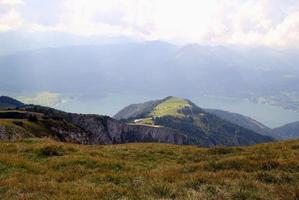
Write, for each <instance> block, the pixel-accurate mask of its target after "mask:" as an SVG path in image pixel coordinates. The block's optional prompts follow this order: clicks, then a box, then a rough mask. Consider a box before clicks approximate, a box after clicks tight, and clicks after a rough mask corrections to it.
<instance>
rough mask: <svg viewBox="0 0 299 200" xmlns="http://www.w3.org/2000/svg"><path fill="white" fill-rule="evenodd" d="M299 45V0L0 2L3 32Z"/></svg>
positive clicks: (195, 41)
mask: <svg viewBox="0 0 299 200" xmlns="http://www.w3.org/2000/svg"><path fill="white" fill-rule="evenodd" d="M12 31H18V32H34V33H39V32H57V33H67V34H73V35H77V36H82V37H90V36H109V37H114V36H115V37H117V36H126V37H132V38H142V39H145V40H166V41H170V42H174V43H199V44H208V45H209V44H210V45H215V44H216V45H223V44H234V45H267V46H283V47H294V46H295V47H298V46H299V0H51V1H49V0H0V32H12Z"/></svg>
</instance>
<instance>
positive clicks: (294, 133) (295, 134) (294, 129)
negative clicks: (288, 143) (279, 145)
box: [271, 122, 299, 140]
mask: <svg viewBox="0 0 299 200" xmlns="http://www.w3.org/2000/svg"><path fill="white" fill-rule="evenodd" d="M271 136H273V137H274V138H277V139H280V140H286V139H297V138H299V122H293V123H289V124H286V125H284V126H281V127H278V128H274V129H272V131H271Z"/></svg>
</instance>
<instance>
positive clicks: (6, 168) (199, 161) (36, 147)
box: [0, 139, 299, 200]
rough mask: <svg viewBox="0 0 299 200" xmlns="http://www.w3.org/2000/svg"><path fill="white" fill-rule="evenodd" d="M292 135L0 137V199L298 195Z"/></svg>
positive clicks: (297, 149) (297, 152) (298, 150)
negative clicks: (248, 139) (80, 141)
mask: <svg viewBox="0 0 299 200" xmlns="http://www.w3.org/2000/svg"><path fill="white" fill-rule="evenodd" d="M298 157H299V141H288V142H281V143H269V144H262V145H256V146H250V147H235V148H233V147H226V148H212V149H207V148H197V147H192V146H176V145H168V144H149V143H147V144H122V145H107V146H84V145H75V144H65V143H60V142H55V141H52V140H46V139H26V140H23V141H19V142H0V169H1V170H0V199H9V200H11V199H61V200H64V199H78V200H79V199H80V200H82V199H211V200H212V199H235V200H238V199H239V200H243V199H250V200H262V199H269V200H276V199H277V200H278V199H281V200H285V199H288V200H292V199H293V200H296V199H298V198H299V187H298V185H299V161H298Z"/></svg>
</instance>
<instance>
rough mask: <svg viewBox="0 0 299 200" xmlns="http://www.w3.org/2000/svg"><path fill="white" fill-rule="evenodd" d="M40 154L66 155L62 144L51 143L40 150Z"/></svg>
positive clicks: (47, 155)
mask: <svg viewBox="0 0 299 200" xmlns="http://www.w3.org/2000/svg"><path fill="white" fill-rule="evenodd" d="M39 155H40V156H46V157H49V156H62V155H64V149H63V148H62V147H61V146H56V145H49V146H45V147H43V148H41V149H40V150H39Z"/></svg>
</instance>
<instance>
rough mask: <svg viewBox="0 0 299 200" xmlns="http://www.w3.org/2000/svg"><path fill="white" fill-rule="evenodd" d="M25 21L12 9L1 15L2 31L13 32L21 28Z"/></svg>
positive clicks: (0, 26)
mask: <svg viewBox="0 0 299 200" xmlns="http://www.w3.org/2000/svg"><path fill="white" fill-rule="evenodd" d="M22 24H23V20H22V18H21V16H20V15H19V13H18V12H17V11H16V10H14V9H11V10H9V11H8V12H6V13H4V14H0V31H11V30H15V29H17V28H19V27H20V26H21V25H22Z"/></svg>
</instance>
